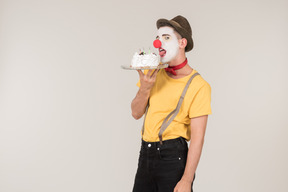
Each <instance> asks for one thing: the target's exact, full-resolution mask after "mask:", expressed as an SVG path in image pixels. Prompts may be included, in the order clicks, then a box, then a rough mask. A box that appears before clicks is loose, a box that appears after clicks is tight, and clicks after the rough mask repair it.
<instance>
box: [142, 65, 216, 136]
mask: <svg viewBox="0 0 288 192" xmlns="http://www.w3.org/2000/svg"><path fill="white" fill-rule="evenodd" d="M145 72H147V71H145ZM196 72H197V71H196V70H195V69H194V70H193V71H192V73H191V74H190V75H188V76H185V77H183V78H180V79H173V78H171V77H169V76H168V75H167V73H166V71H165V70H164V69H161V70H160V71H159V72H158V74H157V78H156V81H155V84H154V86H153V88H152V90H151V92H150V98H149V103H150V106H149V108H148V112H147V116H146V120H145V125H144V127H145V128H144V135H142V137H143V140H144V141H148V142H155V141H159V136H158V134H159V131H160V127H161V125H162V123H163V121H164V119H165V118H166V117H167V115H168V114H169V113H170V112H171V111H173V110H174V109H175V108H176V106H177V103H178V101H179V98H180V96H181V94H182V91H183V89H184V87H185V85H186V83H187V81H188V80H189V79H190V77H191V76H192V75H193V74H194V73H196ZM137 86H138V87H140V86H141V85H140V81H138V83H137ZM210 103H211V87H210V85H209V84H208V83H207V82H206V81H205V80H204V79H203V78H202V77H201V74H200V75H197V76H196V77H194V79H193V80H192V82H191V84H190V86H189V88H188V90H187V92H186V95H185V97H184V100H183V103H182V105H181V108H180V110H179V113H178V114H177V116H176V117H175V119H174V120H173V121H172V122H171V124H170V125H169V126H168V127H167V129H166V130H165V131H164V132H163V134H162V137H163V140H168V139H175V138H177V137H180V136H181V137H184V138H186V140H187V141H189V140H190V119H191V118H193V117H198V116H203V115H209V114H211V106H210Z"/></svg>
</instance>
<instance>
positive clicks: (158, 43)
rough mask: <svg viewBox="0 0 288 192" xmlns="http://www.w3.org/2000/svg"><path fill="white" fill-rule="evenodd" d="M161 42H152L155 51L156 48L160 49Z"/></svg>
mask: <svg viewBox="0 0 288 192" xmlns="http://www.w3.org/2000/svg"><path fill="white" fill-rule="evenodd" d="M161 44H162V43H161V41H160V40H159V39H156V40H155V41H154V42H153V46H154V47H155V48H156V49H157V48H160V47H161Z"/></svg>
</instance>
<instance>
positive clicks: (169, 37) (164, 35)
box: [157, 26, 179, 63]
mask: <svg viewBox="0 0 288 192" xmlns="http://www.w3.org/2000/svg"><path fill="white" fill-rule="evenodd" d="M157 39H159V40H160V41H161V43H162V45H161V47H160V48H159V55H160V58H161V62H162V63H167V62H169V61H171V60H172V59H173V58H174V57H176V55H177V54H178V51H179V42H178V39H177V36H176V35H175V33H174V29H173V28H172V27H167V26H165V27H160V28H159V29H158V31H157Z"/></svg>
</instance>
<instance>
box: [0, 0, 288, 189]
mask: <svg viewBox="0 0 288 192" xmlns="http://www.w3.org/2000/svg"><path fill="white" fill-rule="evenodd" d="M178 14H181V15H183V16H185V17H186V18H187V19H188V20H189V21H190V24H191V26H192V30H193V38H194V41H195V48H194V49H193V51H192V52H189V53H188V55H187V56H188V59H189V64H190V65H191V67H192V68H195V69H196V70H198V71H199V73H200V74H201V75H202V76H203V77H204V79H206V80H207V81H208V83H209V84H210V85H211V87H212V113H213V114H212V115H211V116H209V120H208V127H207V131H206V137H205V144H204V148H203V152H202V156H201V160H200V163H199V166H198V168H197V171H196V180H195V184H194V189H195V192H200V191H201V192H209V191H221V192H243V191H245V192H260V191H261V192H270V191H277V192H287V191H288V184H287V178H288V166H287V162H288V151H287V144H288V141H287V136H288V130H287V128H288V120H287V108H288V102H287V98H288V86H287V82H288V77H287V70H288V67H287V61H288V36H287V34H288V1H287V0H274V1H271V0H270V1H268V0H242V1H235V0H219V1H213V0H207V1H181V0H179V1H174V2H170V1H169V2H168V1H132V0H130V1H116V0H115V1H105V2H101V3H100V2H97V1H92V0H90V1H89V0H82V1H80V0H73V1H71V0H70V1H68V0H66V1H65V0H49V1H48V0H45V1H41V0H40V1H39V0H37V1H36V0H26V1H20V0H18V1H17V0H1V1H0V191H1V192H23V191H25V192H26V191H27V192H39V191H41V192H51V191H53V192H63V191H69V192H79V191H85V192H92V191H105V192H106V191H107V192H110V191H120V192H127V191H131V190H132V186H133V180H134V175H135V172H136V166H137V159H138V152H139V147H140V139H141V138H140V129H141V125H142V119H141V120H138V121H136V120H134V119H133V118H132V116H131V110H130V102H131V100H132V99H133V98H134V96H135V94H136V91H137V87H136V82H137V81H138V74H137V72H135V71H125V70H122V69H121V68H120V65H123V64H129V63H130V60H131V58H132V55H133V54H134V52H135V51H137V50H138V49H139V48H142V47H145V48H148V47H149V46H150V47H152V41H153V40H154V39H155V34H156V24H155V22H156V20H157V19H159V18H167V19H171V18H173V17H174V16H176V15H178Z"/></svg>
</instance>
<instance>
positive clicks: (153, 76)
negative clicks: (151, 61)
mask: <svg viewBox="0 0 288 192" xmlns="http://www.w3.org/2000/svg"><path fill="white" fill-rule="evenodd" d="M159 70H160V69H156V70H154V71H153V73H152V75H151V77H152V78H155V77H156V75H157V73H158V71H159Z"/></svg>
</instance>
